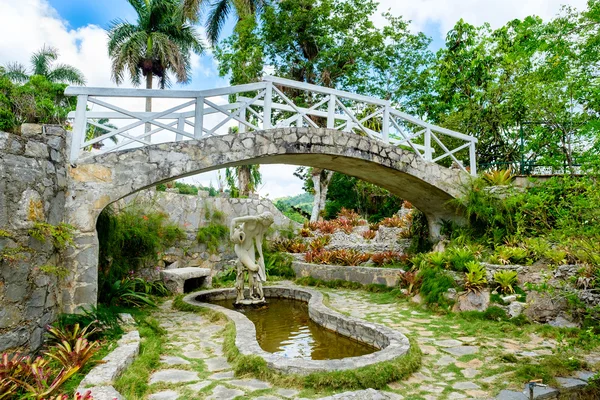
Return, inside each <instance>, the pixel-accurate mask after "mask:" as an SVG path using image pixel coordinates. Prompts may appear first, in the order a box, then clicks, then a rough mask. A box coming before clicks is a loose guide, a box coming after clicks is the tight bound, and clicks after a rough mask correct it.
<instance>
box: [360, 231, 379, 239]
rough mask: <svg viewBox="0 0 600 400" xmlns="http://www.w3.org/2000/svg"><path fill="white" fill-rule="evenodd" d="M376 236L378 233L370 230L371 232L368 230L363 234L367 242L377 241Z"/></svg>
mask: <svg viewBox="0 0 600 400" xmlns="http://www.w3.org/2000/svg"><path fill="white" fill-rule="evenodd" d="M376 235H377V231H374V230H371V229H369V230H366V231H364V232H363V234H362V237H363V238H365V239H367V240H371V239H375V236H376Z"/></svg>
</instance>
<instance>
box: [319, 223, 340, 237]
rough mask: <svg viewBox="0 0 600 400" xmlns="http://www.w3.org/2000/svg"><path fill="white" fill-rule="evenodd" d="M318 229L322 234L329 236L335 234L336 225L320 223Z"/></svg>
mask: <svg viewBox="0 0 600 400" xmlns="http://www.w3.org/2000/svg"><path fill="white" fill-rule="evenodd" d="M318 227H319V230H320V231H321V232H322V233H326V234H331V233H333V232H335V229H336V224H335V223H334V222H332V221H321V222H319V223H318Z"/></svg>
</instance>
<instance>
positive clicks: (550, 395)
mask: <svg viewBox="0 0 600 400" xmlns="http://www.w3.org/2000/svg"><path fill="white" fill-rule="evenodd" d="M523 394H524V395H525V396H527V398H529V388H528V387H527V385H525V389H524V390H523ZM558 394H559V391H558V390H557V389H554V388H552V387H549V386H546V387H540V386H535V387H534V388H533V398H534V399H537V400H542V399H554V398H555V397H557V396H558Z"/></svg>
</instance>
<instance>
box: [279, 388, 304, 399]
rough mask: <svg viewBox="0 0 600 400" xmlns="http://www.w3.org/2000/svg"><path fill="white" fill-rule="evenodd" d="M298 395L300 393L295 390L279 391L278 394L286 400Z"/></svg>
mask: <svg viewBox="0 0 600 400" xmlns="http://www.w3.org/2000/svg"><path fill="white" fill-rule="evenodd" d="M298 393H299V392H298V391H297V390H294V389H277V394H278V395H280V396H281V397H285V398H286V399H291V398H292V397H294V396H295V395H297V394H298Z"/></svg>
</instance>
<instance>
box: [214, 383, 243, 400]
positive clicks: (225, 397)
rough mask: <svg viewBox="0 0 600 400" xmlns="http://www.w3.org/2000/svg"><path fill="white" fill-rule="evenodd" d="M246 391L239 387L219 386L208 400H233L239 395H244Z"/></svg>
mask: <svg viewBox="0 0 600 400" xmlns="http://www.w3.org/2000/svg"><path fill="white" fill-rule="evenodd" d="M243 394H244V392H242V391H241V390H238V389H228V388H226V387H225V386H221V385H219V386H217V387H215V388H214V389H213V392H212V394H211V395H210V396H208V397H207V398H206V399H207V400H232V399H234V398H236V397H238V396H241V395H243Z"/></svg>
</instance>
